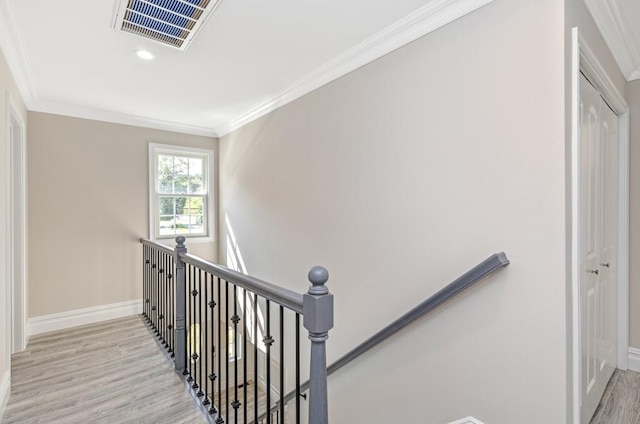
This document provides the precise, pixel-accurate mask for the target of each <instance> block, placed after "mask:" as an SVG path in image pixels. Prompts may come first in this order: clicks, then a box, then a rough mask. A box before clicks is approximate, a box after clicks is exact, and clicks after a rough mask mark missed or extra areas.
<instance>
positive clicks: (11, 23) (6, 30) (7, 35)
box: [0, 0, 37, 109]
mask: <svg viewBox="0 0 640 424" xmlns="http://www.w3.org/2000/svg"><path fill="white" fill-rule="evenodd" d="M0 50H2V53H4V57H5V59H6V61H7V65H8V66H9V70H10V71H11V75H12V76H13V79H14V81H15V83H16V86H17V87H18V91H20V94H21V95H22V100H24V103H25V105H26V106H27V108H28V109H30V108H31V107H32V106H33V105H34V101H35V99H36V97H37V87H36V83H35V79H34V77H33V73H32V71H31V62H30V61H29V57H28V56H27V52H26V50H25V48H24V45H23V44H22V38H21V37H20V32H19V31H18V26H17V24H16V18H15V12H14V10H13V4H12V3H11V2H10V1H7V0H0Z"/></svg>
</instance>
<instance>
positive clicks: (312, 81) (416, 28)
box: [216, 0, 493, 136]
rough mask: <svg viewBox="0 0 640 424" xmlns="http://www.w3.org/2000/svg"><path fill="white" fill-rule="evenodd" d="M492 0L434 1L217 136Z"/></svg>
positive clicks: (223, 127) (256, 107) (255, 108)
mask: <svg viewBox="0 0 640 424" xmlns="http://www.w3.org/2000/svg"><path fill="white" fill-rule="evenodd" d="M492 1H493V0H434V1H431V2H430V3H429V4H428V5H426V6H424V7H422V8H420V9H418V10H416V11H415V12H413V13H411V14H409V15H407V16H405V17H404V18H402V19H400V20H399V21H397V22H395V23H394V24H392V25H390V26H388V27H387V28H385V29H383V30H382V31H380V32H378V33H377V34H375V35H373V36H372V37H370V38H368V39H366V40H364V41H363V42H361V43H359V44H357V45H356V46H354V47H353V48H351V49H349V50H347V51H345V52H344V53H342V54H340V55H339V56H337V57H335V58H333V59H332V60H330V61H329V62H327V63H325V64H324V65H322V66H320V67H319V68H317V69H315V70H314V71H312V72H311V73H309V74H307V75H306V76H304V77H303V78H301V79H299V80H297V81H295V82H294V83H293V84H291V85H289V86H288V87H287V88H285V89H284V90H282V91H280V92H278V93H275V94H273V95H272V96H270V97H269V98H268V99H266V100H264V101H262V102H260V103H258V104H256V105H254V106H253V107H251V108H250V109H249V110H248V111H247V112H245V113H243V114H241V115H239V116H237V117H235V118H234V119H231V120H230V121H228V122H226V123H224V124H222V125H219V126H218V127H216V132H217V133H218V135H219V136H223V135H225V134H228V133H230V132H232V131H235V130H237V129H238V128H240V127H242V126H244V125H246V124H248V123H250V122H252V121H254V120H256V119H258V118H260V117H262V116H264V115H266V114H267V113H269V112H272V111H274V110H276V109H278V108H279V107H282V106H284V105H286V104H287V103H290V102H292V101H294V100H296V99H297V98H299V97H302V96H304V95H305V94H308V93H310V92H311V91H313V90H316V89H318V88H320V87H322V86H323V85H325V84H328V83H329V82H331V81H333V80H336V79H338V78H340V77H342V76H343V75H346V74H348V73H349V72H352V71H354V70H356V69H358V68H360V67H362V66H364V65H366V64H368V63H370V62H373V61H374V60H376V59H378V58H380V57H382V56H384V55H386V54H388V53H390V52H392V51H394V50H396V49H398V48H400V47H402V46H404V45H406V44H409V43H410V42H412V41H415V40H416V39H418V38H420V37H422V36H424V35H426V34H428V33H430V32H432V31H435V30H437V29H438V28H441V27H443V26H445V25H447V24H448V23H450V22H453V21H454V20H456V19H458V18H461V17H462V16H464V15H466V14H468V13H471V12H473V11H474V10H476V9H478V8H480V7H482V6H484V5H486V4H488V3H491V2H492Z"/></svg>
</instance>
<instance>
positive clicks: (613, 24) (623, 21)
mask: <svg viewBox="0 0 640 424" xmlns="http://www.w3.org/2000/svg"><path fill="white" fill-rule="evenodd" d="M584 2H585V4H586V5H587V9H589V12H591V15H592V16H593V20H594V21H595V22H596V25H597V26H598V29H599V30H600V32H601V33H602V37H603V38H604V40H605V42H606V43H607V46H608V47H609V50H610V51H611V53H612V54H613V57H614V58H615V60H616V62H617V63H618V66H619V67H620V71H621V72H622V74H623V75H624V77H625V78H626V79H627V81H633V80H635V79H639V78H640V54H638V53H637V52H640V39H639V38H637V37H634V35H633V32H632V30H631V26H632V25H634V24H635V23H632V22H630V21H629V19H630V18H629V17H628V16H627V15H626V14H624V13H622V12H621V11H620V9H619V8H618V5H617V4H616V2H615V0H584Z"/></svg>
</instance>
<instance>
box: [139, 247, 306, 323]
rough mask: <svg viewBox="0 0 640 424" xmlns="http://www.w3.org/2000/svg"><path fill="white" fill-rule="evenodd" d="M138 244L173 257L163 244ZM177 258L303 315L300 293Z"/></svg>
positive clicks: (188, 256)
mask: <svg viewBox="0 0 640 424" xmlns="http://www.w3.org/2000/svg"><path fill="white" fill-rule="evenodd" d="M140 243H142V244H145V245H147V246H152V247H154V248H156V249H159V250H162V251H163V252H165V253H168V254H170V255H175V249H173V248H171V247H169V246H166V245H164V244H161V243H157V242H154V241H151V240H147V239H142V238H141V239H140ZM179 256H180V259H182V261H183V262H184V263H187V264H191V265H193V266H197V267H198V268H200V269H201V270H203V271H205V272H208V273H210V274H213V275H215V276H216V277H220V278H223V279H224V280H226V281H228V282H230V283H232V284H235V285H237V286H238V287H242V288H244V289H247V290H249V291H251V292H253V293H255V294H258V295H260V296H262V297H264V298H265V299H268V300H271V301H273V302H276V303H278V304H279V305H282V306H284V307H286V308H289V309H291V310H292V311H294V312H297V313H299V314H302V313H303V311H302V294H300V293H296V292H294V291H292V290H289V289H285V288H283V287H279V286H276V285H275V284H271V283H268V282H266V281H262V280H260V279H258V278H255V277H252V276H250V275H246V274H242V273H240V272H237V271H234V270H232V269H230V268H227V267H224V266H222V265H217V264H214V263H212V262H209V261H205V260H204V259H202V258H199V257H197V256H194V255H191V254H189V253H180V254H179Z"/></svg>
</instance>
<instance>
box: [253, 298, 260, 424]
mask: <svg viewBox="0 0 640 424" xmlns="http://www.w3.org/2000/svg"><path fill="white" fill-rule="evenodd" d="M253 375H254V378H256V380H257V378H258V296H256V295H255V294H254V295H253ZM259 405H260V400H259V399H258V382H257V381H255V384H254V385H253V422H254V423H257V422H258V407H259Z"/></svg>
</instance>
